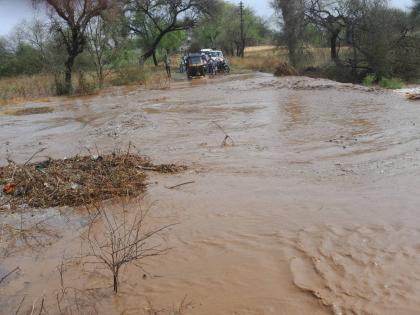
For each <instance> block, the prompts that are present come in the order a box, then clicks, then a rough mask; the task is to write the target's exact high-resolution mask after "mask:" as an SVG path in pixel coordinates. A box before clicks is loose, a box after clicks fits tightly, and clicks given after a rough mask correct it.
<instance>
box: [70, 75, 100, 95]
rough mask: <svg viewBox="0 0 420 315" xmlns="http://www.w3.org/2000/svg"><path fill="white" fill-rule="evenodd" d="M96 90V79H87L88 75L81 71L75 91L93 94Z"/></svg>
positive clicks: (80, 93)
mask: <svg viewBox="0 0 420 315" xmlns="http://www.w3.org/2000/svg"><path fill="white" fill-rule="evenodd" d="M95 91H96V84H95V81H94V80H91V81H90V82H89V81H88V80H87V78H86V75H85V73H84V72H80V73H79V77H78V80H77V88H76V90H75V93H76V94H78V95H88V94H92V93H94V92H95Z"/></svg>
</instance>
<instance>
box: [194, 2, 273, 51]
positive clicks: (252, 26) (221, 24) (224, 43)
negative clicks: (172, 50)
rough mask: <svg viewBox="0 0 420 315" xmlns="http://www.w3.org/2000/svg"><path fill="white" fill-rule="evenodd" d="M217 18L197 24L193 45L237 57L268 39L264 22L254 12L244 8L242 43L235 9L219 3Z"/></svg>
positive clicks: (235, 7)
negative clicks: (251, 46)
mask: <svg viewBox="0 0 420 315" xmlns="http://www.w3.org/2000/svg"><path fill="white" fill-rule="evenodd" d="M219 5H220V7H219V8H218V11H217V12H218V14H216V15H215V16H214V17H205V18H203V19H201V20H200V22H199V23H198V24H197V27H196V28H195V29H194V35H193V38H194V44H195V45H198V46H201V47H209V48H220V49H222V50H223V51H224V52H225V53H227V54H229V55H237V56H240V55H241V54H242V50H243V49H245V47H246V46H249V45H258V44H261V43H264V42H265V41H267V39H268V40H270V39H271V32H270V30H269V28H268V26H267V24H266V22H265V21H264V20H263V19H262V18H260V17H258V16H257V15H256V14H255V12H254V11H253V10H252V9H250V8H248V7H245V8H244V10H243V19H244V31H243V33H244V36H243V37H244V40H245V43H243V42H242V40H241V28H240V24H241V21H240V16H239V10H238V7H237V6H235V5H232V4H231V3H228V2H220V4H219Z"/></svg>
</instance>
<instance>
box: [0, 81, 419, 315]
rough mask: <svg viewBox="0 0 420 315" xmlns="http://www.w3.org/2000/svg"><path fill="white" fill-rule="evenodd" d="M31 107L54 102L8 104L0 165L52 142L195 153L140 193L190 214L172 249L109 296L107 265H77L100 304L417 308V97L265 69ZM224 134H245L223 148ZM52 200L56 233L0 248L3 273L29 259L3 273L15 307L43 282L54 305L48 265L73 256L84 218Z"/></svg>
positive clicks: (60, 146) (218, 310) (64, 150)
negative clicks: (20, 246)
mask: <svg viewBox="0 0 420 315" xmlns="http://www.w3.org/2000/svg"><path fill="white" fill-rule="evenodd" d="M30 106H31V105H30V104H29V105H26V107H30ZM33 106H34V107H42V106H47V107H51V108H53V109H54V110H53V111H52V112H45V113H37V114H36V115H24V116H22V115H21V116H13V115H0V144H1V151H0V159H1V162H0V163H5V159H6V158H7V156H13V157H14V159H15V160H16V161H18V162H19V161H21V162H23V161H25V160H26V159H27V157H28V155H30V153H32V152H35V151H36V150H38V149H39V148H40V147H41V146H42V147H47V150H46V151H45V152H43V156H40V158H45V157H46V156H51V157H54V158H63V157H68V156H73V155H75V154H77V153H80V151H82V150H84V149H85V148H86V147H88V148H93V147H94V146H99V147H101V148H104V150H113V149H115V148H116V147H121V146H124V145H127V144H128V143H129V142H130V141H131V142H132V143H133V144H134V145H135V146H136V148H138V149H139V150H140V151H141V153H142V154H145V155H148V156H150V157H151V158H152V160H153V161H155V162H156V163H167V162H171V163H172V162H177V163H180V164H185V165H188V166H189V170H188V171H186V172H185V173H182V174H178V175H175V176H167V175H158V174H153V175H151V178H150V183H151V185H150V186H149V189H148V191H147V193H146V196H145V199H144V200H143V201H142V202H143V203H146V204H154V206H153V207H154V208H153V209H154V212H153V213H154V216H155V217H157V218H160V219H162V220H164V221H169V222H173V221H175V222H177V223H179V224H178V225H176V226H175V227H174V228H173V229H171V231H168V233H167V238H166V239H165V241H166V243H167V244H168V245H169V246H170V247H173V250H172V251H171V252H169V253H168V254H167V255H165V256H164V257H157V258H154V259H152V260H150V261H148V263H147V265H146V266H145V269H146V271H147V275H146V277H144V274H145V272H144V271H142V270H141V271H140V270H138V269H137V268H133V267H128V268H127V269H126V270H125V272H124V278H123V279H124V285H123V286H122V290H121V293H120V294H119V295H118V296H117V297H113V296H112V289H111V288H110V287H109V286H110V285H111V282H110V278H109V275H107V274H106V273H103V272H101V271H100V270H99V271H98V270H91V269H84V268H83V267H81V266H77V265H76V266H71V267H69V268H68V271H67V273H66V283H67V284H68V286H72V287H75V288H77V289H78V290H87V289H89V290H88V291H87V292H90V293H92V294H93V295H94V297H92V298H91V299H90V300H93V301H95V307H96V308H97V309H98V310H99V312H100V313H101V314H120V313H124V312H125V313H124V314H137V313H139V312H144V311H145V308H147V301H146V298H147V299H149V300H150V301H152V303H153V304H154V305H156V307H157V308H165V307H168V305H169V306H170V305H176V304H178V303H180V301H182V300H183V298H184V297H185V296H187V298H188V300H189V301H191V302H192V304H191V306H190V307H189V309H188V310H187V312H186V313H187V314H259V315H260V314H331V313H335V314H351V313H360V314H363V313H369V314H395V313H402V314H415V313H416V310H418V309H419V308H420V305H418V293H417V292H418V291H419V290H420V282H419V281H418V280H417V279H416V277H415V274H416V268H417V267H416V266H417V265H419V262H420V251H419V248H420V241H419V233H420V232H419V231H420V230H419V228H420V222H419V219H418V216H417V212H418V204H419V201H420V197H419V195H418V189H419V185H420V182H419V180H418V178H419V173H420V163H419V158H420V136H419V134H420V133H419V126H420V107H419V106H417V105H415V103H412V102H407V101H405V100H404V99H403V98H401V97H400V96H398V95H395V94H393V93H388V92H378V91H371V90H368V89H365V88H360V87H356V86H351V85H342V84H338V83H332V82H331V81H328V82H327V81H326V80H325V81H324V80H313V79H306V78H298V77H296V78H294V77H291V78H273V77H272V76H269V75H263V74H254V75H247V76H233V77H230V78H222V79H220V80H200V81H194V82H192V83H186V82H185V83H184V82H180V83H175V84H174V85H173V86H172V88H171V89H168V90H164V91H158V90H155V91H136V90H132V91H129V92H123V91H114V92H110V93H107V94H103V95H99V96H96V97H92V98H87V99H67V100H66V99H60V100H56V101H55V100H53V101H51V102H49V103H48V104H34V105H33ZM26 107H25V108H26ZM214 122H216V123H217V124H218V125H220V126H221V127H222V128H223V130H224V132H223V131H222V130H220V128H218V127H217V126H216V125H215V124H214ZM225 133H227V134H228V135H229V136H230V137H231V138H232V139H233V141H234V146H221V144H222V142H223V139H224V138H225ZM190 181H191V182H194V183H192V184H190V185H185V186H181V187H178V188H176V189H167V187H171V186H174V185H177V184H179V183H183V182H190ZM137 206H138V205H137V203H135V202H133V203H132V204H131V205H130V206H128V209H130V208H131V209H133V210H134V209H135V208H136V207H137ZM110 207H111V208H112V207H118V205H110ZM48 211H49V212H52V213H53V214H54V219H53V220H52V221H49V222H48V223H49V224H50V225H51V226H52V227H54V231H56V232H57V233H58V237H53V238H51V239H50V240H49V242H48V244H47V245H46V246H43V247H42V248H41V249H37V250H36V251H31V250H24V251H21V252H18V253H14V254H9V255H7V257H2V258H1V261H2V263H1V269H0V272H1V274H3V273H5V272H6V271H9V270H12V269H13V268H15V267H16V266H19V267H20V272H18V273H16V274H14V275H13V277H10V278H8V281H7V282H6V283H4V284H1V285H0V295H1V298H0V303H1V306H2V308H1V309H7V310H9V309H11V310H13V311H14V310H15V309H16V307H17V306H16V305H18V304H19V302H20V300H21V299H22V296H26V298H25V303H26V304H25V306H26V307H30V305H31V303H33V301H34V300H35V299H38V301H39V299H40V298H41V296H43V295H45V296H46V302H47V304H48V305H50V307H54V306H55V304H54V292H55V290H57V289H59V288H60V279H59V276H58V275H57V273H56V272H52V270H55V268H56V266H57V265H59V264H60V262H61V258H62V257H63V254H65V256H67V257H74V256H77V253H78V252H80V247H81V241H80V235H81V234H83V232H84V228H83V216H82V215H80V216H79V215H75V214H74V212H73V211H72V210H71V209H68V210H66V211H64V210H62V209H49V210H48ZM67 211H70V214H67ZM64 214H67V215H64ZM45 215H46V214H45V213H44V211H40V212H39V213H38V212H36V213H35V216H36V217H40V218H42V216H45ZM65 217H66V218H67V219H66V220H67V221H66V220H64V218H65ZM6 220H9V221H7V222H10V220H15V221H16V220H17V221H18V220H19V217H10V216H9V217H7V216H4V215H2V222H5V221H6ZM68 220H70V221H68ZM65 222H73V223H74V224H72V225H71V228H70V229H68V228H66V227H67V224H66V223H65ZM43 292H45V293H43ZM51 312H53V310H52V311H51Z"/></svg>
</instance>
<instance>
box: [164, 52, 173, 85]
mask: <svg viewBox="0 0 420 315" xmlns="http://www.w3.org/2000/svg"><path fill="white" fill-rule="evenodd" d="M165 69H166V75H167V76H168V79H170V78H171V77H172V73H171V58H170V57H169V55H168V54H166V57H165Z"/></svg>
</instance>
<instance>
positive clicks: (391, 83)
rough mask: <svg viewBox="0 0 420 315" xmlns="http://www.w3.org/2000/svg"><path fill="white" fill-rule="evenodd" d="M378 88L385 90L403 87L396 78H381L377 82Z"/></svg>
mask: <svg viewBox="0 0 420 315" xmlns="http://www.w3.org/2000/svg"><path fill="white" fill-rule="evenodd" d="M379 86H381V87H383V88H385V89H391V90H393V89H401V88H402V86H403V81H402V80H401V79H398V78H390V79H388V78H382V79H381V80H380V81H379Z"/></svg>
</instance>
